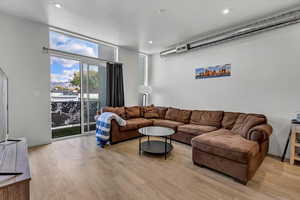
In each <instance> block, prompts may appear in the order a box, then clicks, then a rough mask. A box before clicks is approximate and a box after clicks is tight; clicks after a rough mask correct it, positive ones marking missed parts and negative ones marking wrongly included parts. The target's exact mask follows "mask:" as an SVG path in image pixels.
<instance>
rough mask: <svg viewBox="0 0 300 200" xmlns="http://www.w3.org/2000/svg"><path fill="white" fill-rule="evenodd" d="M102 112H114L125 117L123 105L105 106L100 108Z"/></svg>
mask: <svg viewBox="0 0 300 200" xmlns="http://www.w3.org/2000/svg"><path fill="white" fill-rule="evenodd" d="M102 112H112V113H116V114H117V115H119V116H120V117H122V118H123V119H126V113H125V107H105V108H103V109H102Z"/></svg>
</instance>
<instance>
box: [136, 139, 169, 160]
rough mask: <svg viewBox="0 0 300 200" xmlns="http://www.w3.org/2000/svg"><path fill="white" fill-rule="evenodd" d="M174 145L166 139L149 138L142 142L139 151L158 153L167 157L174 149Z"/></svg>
mask: <svg viewBox="0 0 300 200" xmlns="http://www.w3.org/2000/svg"><path fill="white" fill-rule="evenodd" d="M172 149H173V145H172V144H171V143H168V142H167V140H166V141H159V140H148V141H144V142H141V143H140V149H139V153H140V155H141V152H146V153H149V154H156V155H165V159H166V157H167V154H168V153H169V152H170V151H172Z"/></svg>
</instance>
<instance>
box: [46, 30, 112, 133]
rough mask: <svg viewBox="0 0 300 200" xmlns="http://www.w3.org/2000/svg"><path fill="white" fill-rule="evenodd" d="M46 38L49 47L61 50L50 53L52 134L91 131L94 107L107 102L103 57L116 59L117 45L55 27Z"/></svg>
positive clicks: (108, 59) (96, 107) (104, 58)
mask: <svg viewBox="0 0 300 200" xmlns="http://www.w3.org/2000/svg"><path fill="white" fill-rule="evenodd" d="M49 39H50V48H51V49H55V50H60V51H63V53H61V52H56V53H55V54H51V55H50V61H51V62H50V70H51V83H50V84H51V91H50V96H51V122H52V138H58V137H65V136H71V135H76V134H81V133H88V132H90V131H93V130H95V128H96V126H95V124H96V123H95V119H94V116H95V115H96V111H97V110H100V109H101V107H102V106H105V105H106V61H116V60H117V47H115V46H111V45H108V44H103V43H97V42H94V41H91V40H89V39H84V38H82V37H76V36H73V35H72V36H70V35H68V34H63V33H60V32H56V31H50V32H49ZM67 53H72V55H70V54H69V55H68V54H67ZM73 54H75V55H73ZM77 54H78V55H77ZM81 55H83V56H88V57H91V58H89V59H87V58H86V57H82V56H81ZM93 58H95V59H93ZM97 58H101V59H103V61H102V60H100V59H97Z"/></svg>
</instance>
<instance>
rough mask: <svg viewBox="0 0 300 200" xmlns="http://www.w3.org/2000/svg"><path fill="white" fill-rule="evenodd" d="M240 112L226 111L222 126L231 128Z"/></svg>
mask: <svg viewBox="0 0 300 200" xmlns="http://www.w3.org/2000/svg"><path fill="white" fill-rule="evenodd" d="M240 114H241V113H238V112H224V116H223V120H222V127H223V128H226V129H229V130H231V129H232V127H233V126H234V124H235V122H236V120H237V118H238V117H239V115H240Z"/></svg>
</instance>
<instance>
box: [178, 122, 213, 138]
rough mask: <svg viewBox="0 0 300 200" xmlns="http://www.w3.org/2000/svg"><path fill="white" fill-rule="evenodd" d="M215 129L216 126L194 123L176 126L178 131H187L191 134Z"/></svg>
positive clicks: (199, 133)
mask: <svg viewBox="0 0 300 200" xmlns="http://www.w3.org/2000/svg"><path fill="white" fill-rule="evenodd" d="M215 130H217V128H216V127H214V126H203V125H196V124H185V125H182V126H179V127H178V131H180V132H184V133H189V134H192V135H201V134H202V133H207V132H211V131H215Z"/></svg>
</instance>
